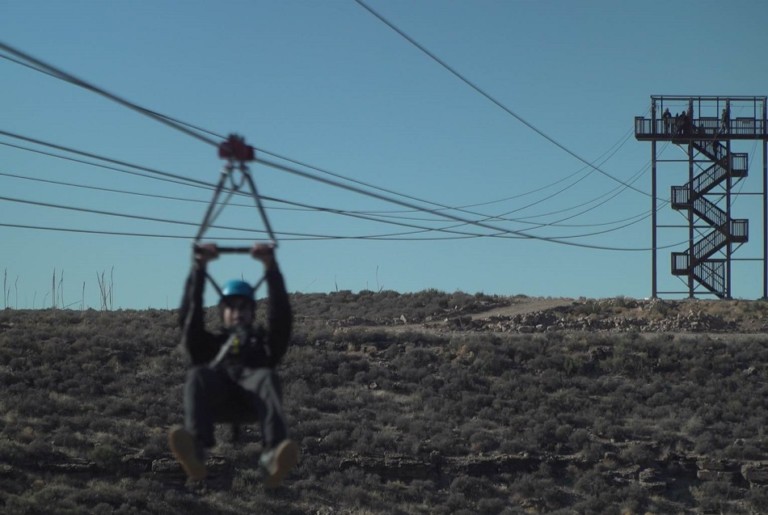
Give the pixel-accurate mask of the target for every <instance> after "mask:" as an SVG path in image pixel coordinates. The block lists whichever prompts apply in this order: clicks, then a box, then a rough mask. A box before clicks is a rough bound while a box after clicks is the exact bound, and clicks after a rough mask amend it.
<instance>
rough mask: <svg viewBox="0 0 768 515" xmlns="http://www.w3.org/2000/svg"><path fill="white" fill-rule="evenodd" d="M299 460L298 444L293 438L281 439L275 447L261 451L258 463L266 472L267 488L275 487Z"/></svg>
mask: <svg viewBox="0 0 768 515" xmlns="http://www.w3.org/2000/svg"><path fill="white" fill-rule="evenodd" d="M298 462H299V446H298V444H297V443H296V442H294V441H293V440H283V441H282V442H280V443H279V444H277V446H276V447H274V448H273V449H270V450H269V451H267V452H265V453H263V454H262V455H261V458H260V459H259V463H260V465H261V466H262V468H263V469H264V471H265V472H266V475H267V477H266V480H265V485H266V487H267V488H277V487H278V486H280V484H281V483H282V482H283V479H285V476H286V475H287V474H288V472H290V471H291V470H292V469H293V467H295V466H296V464H297V463H298Z"/></svg>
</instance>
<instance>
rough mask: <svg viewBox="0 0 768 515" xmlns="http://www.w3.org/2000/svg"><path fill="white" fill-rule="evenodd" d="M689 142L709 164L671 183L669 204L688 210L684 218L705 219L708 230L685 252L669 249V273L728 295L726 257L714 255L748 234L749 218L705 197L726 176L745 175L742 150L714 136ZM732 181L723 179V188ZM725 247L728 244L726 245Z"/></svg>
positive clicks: (728, 177)
mask: <svg viewBox="0 0 768 515" xmlns="http://www.w3.org/2000/svg"><path fill="white" fill-rule="evenodd" d="M690 144H691V146H692V147H693V148H694V149H695V150H696V151H697V152H698V153H699V154H700V155H701V156H703V157H706V159H708V160H709V161H711V162H712V164H711V165H710V166H709V167H708V168H706V169H705V170H704V171H702V172H701V173H700V174H698V175H697V176H695V177H694V178H693V179H692V180H691V181H690V182H688V184H686V185H684V186H672V208H673V209H676V210H686V211H688V219H689V220H690V223H691V226H692V227H693V226H694V219H698V220H699V221H700V222H703V223H705V224H706V225H707V226H709V227H711V230H710V231H709V232H707V233H706V234H704V235H703V236H702V237H701V238H700V239H699V240H697V241H695V242H692V246H691V248H689V249H688V250H687V251H685V252H673V253H672V274H674V275H678V276H688V277H689V278H690V279H692V280H693V281H695V282H697V283H698V284H699V285H701V286H703V287H704V288H706V289H707V290H709V291H710V292H711V293H714V294H715V295H717V296H718V297H720V298H727V297H729V296H730V292H729V291H728V286H727V280H726V279H727V273H728V269H727V267H726V262H727V259H723V258H722V257H721V258H715V257H713V256H715V255H716V254H718V253H719V252H721V251H724V250H725V251H727V252H730V250H731V249H730V247H729V245H730V244H732V243H745V242H746V241H747V240H748V238H749V221H748V220H747V219H732V218H730V217H729V216H728V213H726V212H725V211H723V210H722V209H721V208H720V207H718V206H717V205H716V204H715V203H713V202H712V201H710V200H709V199H708V198H707V196H706V195H707V194H708V193H710V192H711V191H712V190H713V189H714V188H715V187H717V186H720V185H722V184H723V183H724V182H726V181H728V180H729V179H731V178H733V179H737V180H738V179H741V178H743V177H746V176H747V171H748V170H747V168H748V159H747V154H746V153H729V152H728V149H727V147H725V146H724V145H722V144H721V143H719V142H718V141H717V140H715V139H701V140H696V139H693V140H690ZM731 186H732V184H730V183H728V182H726V188H730V187H731ZM726 247H728V248H726Z"/></svg>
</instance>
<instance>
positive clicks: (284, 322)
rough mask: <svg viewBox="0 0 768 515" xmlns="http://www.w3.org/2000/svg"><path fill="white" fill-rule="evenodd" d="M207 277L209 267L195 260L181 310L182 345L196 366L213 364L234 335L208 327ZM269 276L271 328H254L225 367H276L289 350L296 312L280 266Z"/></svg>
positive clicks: (226, 359) (225, 363)
mask: <svg viewBox="0 0 768 515" xmlns="http://www.w3.org/2000/svg"><path fill="white" fill-rule="evenodd" d="M205 279H206V273H205V266H204V265H199V264H197V263H194V264H193V265H192V270H191V271H190V273H189V277H188V278H187V283H186V286H185V289H184V297H183V298H182V302H181V309H180V313H179V323H180V325H181V333H182V334H181V344H182V347H183V349H184V351H185V352H186V354H187V356H189V359H190V361H191V362H192V365H205V364H210V363H211V362H212V361H213V360H214V359H216V357H217V355H218V354H219V351H220V350H221V348H222V346H223V345H225V344H226V343H227V341H228V340H229V338H230V337H231V336H232V333H230V332H229V331H222V332H219V333H211V332H208V331H207V330H206V329H205V313H204V310H203V288H204V286H205ZM265 279H266V283H267V291H268V299H267V327H266V328H264V327H261V326H259V327H256V328H254V329H252V330H250V331H249V333H248V335H246V336H245V337H244V338H243V339H244V340H246V341H245V342H244V343H242V344H241V345H239V346H238V348H237V353H236V354H235V353H234V352H231V351H230V352H228V353H227V355H226V357H225V358H224V359H223V360H222V361H221V365H222V366H237V367H274V366H276V365H277V364H278V363H279V362H280V360H281V359H282V357H283V356H284V355H285V352H286V350H288V341H289V340H290V338H291V328H292V324H293V314H292V311H291V304H290V301H289V299H288V293H287V292H286V291H285V282H284V281H283V276H282V274H281V273H280V271H279V269H278V268H277V266H275V267H274V268H272V269H271V270H268V271H267V273H266V275H265Z"/></svg>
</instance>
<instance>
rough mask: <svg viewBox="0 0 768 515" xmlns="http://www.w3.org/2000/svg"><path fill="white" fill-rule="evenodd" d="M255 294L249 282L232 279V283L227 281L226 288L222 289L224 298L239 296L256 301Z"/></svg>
mask: <svg viewBox="0 0 768 515" xmlns="http://www.w3.org/2000/svg"><path fill="white" fill-rule="evenodd" d="M253 294H254V291H253V287H252V286H251V285H250V284H248V283H247V282H245V281H241V280H240V279H232V280H231V281H227V282H226V284H224V288H222V289H221V296H222V298H226V297H235V296H239V297H245V298H247V299H248V300H251V301H253V300H255V299H254V298H253Z"/></svg>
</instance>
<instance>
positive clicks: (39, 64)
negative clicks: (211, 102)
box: [0, 41, 219, 147]
mask: <svg viewBox="0 0 768 515" xmlns="http://www.w3.org/2000/svg"><path fill="white" fill-rule="evenodd" d="M0 50H2V51H5V52H8V53H10V54H12V55H14V56H16V57H18V58H20V59H22V60H24V61H26V62H28V63H31V64H32V65H34V66H35V67H36V68H38V69H40V70H41V71H43V72H45V73H47V74H49V75H52V76H54V77H58V78H60V79H62V80H64V81H66V82H69V83H70V84H74V85H75V86H79V87H81V88H83V89H86V90H88V91H91V92H93V93H96V94H98V95H101V96H103V97H105V98H107V99H109V100H112V101H113V102H117V103H118V104H120V105H122V106H125V107H127V108H129V109H132V110H134V111H136V112H139V113H141V114H143V115H146V116H149V117H150V118H152V119H154V120H157V121H158V122H160V123H163V124H165V125H167V126H168V127H171V128H173V129H176V130H177V131H181V132H183V133H184V134H187V135H188V136H192V137H193V138H196V139H198V140H200V141H202V142H204V143H207V144H209V145H213V146H214V147H218V146H219V142H218V141H214V140H212V139H210V138H207V137H205V136H203V135H202V134H198V133H197V132H195V131H192V130H190V129H188V128H187V127H189V126H190V125H189V124H180V123H178V122H177V121H176V120H175V119H174V118H171V117H170V116H165V115H163V114H160V113H157V112H155V111H152V110H151V109H146V108H144V107H141V106H140V105H138V104H134V103H133V102H130V101H128V100H125V99H124V98H121V97H118V96H117V95H114V94H112V93H110V92H108V91H106V90H104V89H102V88H99V87H98V86H95V85H93V84H90V83H88V82H86V81H84V80H82V79H79V78H77V77H75V76H74V75H72V74H70V73H67V72H65V71H63V70H60V69H58V68H56V67H54V66H52V65H50V64H48V63H45V62H43V61H41V60H40V59H37V58H35V57H32V56H31V55H29V54H27V53H25V52H22V51H21V50H18V49H17V48H14V47H12V46H10V45H8V44H6V43H3V42H2V41H0ZM2 57H5V56H2Z"/></svg>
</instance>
